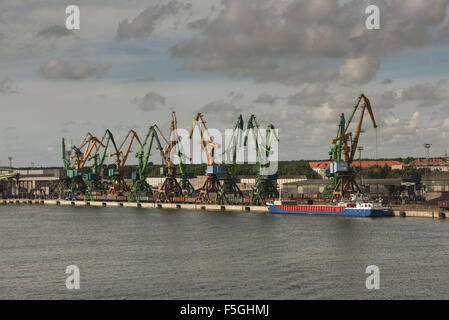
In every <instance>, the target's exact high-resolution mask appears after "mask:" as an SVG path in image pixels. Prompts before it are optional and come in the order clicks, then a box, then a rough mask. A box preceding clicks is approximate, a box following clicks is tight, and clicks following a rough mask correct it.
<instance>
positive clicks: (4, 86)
mask: <svg viewBox="0 0 449 320" xmlns="http://www.w3.org/2000/svg"><path fill="white" fill-rule="evenodd" d="M18 92H19V90H18V89H17V88H15V87H14V84H13V82H12V80H11V79H10V78H6V79H3V80H0V93H3V94H12V93H18Z"/></svg>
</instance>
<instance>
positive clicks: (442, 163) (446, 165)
mask: <svg viewBox="0 0 449 320" xmlns="http://www.w3.org/2000/svg"><path fill="white" fill-rule="evenodd" d="M409 166H410V167H412V168H417V169H420V168H430V170H431V171H443V172H447V171H449V161H447V160H445V159H416V160H414V161H412V162H410V163H409Z"/></svg>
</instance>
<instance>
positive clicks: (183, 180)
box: [170, 112, 195, 196]
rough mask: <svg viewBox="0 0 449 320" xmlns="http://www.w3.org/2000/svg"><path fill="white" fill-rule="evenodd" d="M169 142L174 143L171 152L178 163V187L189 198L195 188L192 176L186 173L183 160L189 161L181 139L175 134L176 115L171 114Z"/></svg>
mask: <svg viewBox="0 0 449 320" xmlns="http://www.w3.org/2000/svg"><path fill="white" fill-rule="evenodd" d="M170 140H171V141H174V146H173V152H174V154H176V156H177V161H178V170H179V175H180V181H179V185H180V186H181V190H182V194H183V195H187V196H191V195H193V194H194V193H195V188H194V187H193V185H192V183H191V182H190V180H189V178H192V176H193V175H192V174H189V173H188V172H187V168H186V164H185V162H184V161H185V160H186V159H187V160H189V161H190V160H191V159H189V158H188V157H186V155H185V152H184V149H183V147H182V143H181V137H179V136H178V132H177V121H176V113H175V112H173V113H172V130H171V134H170Z"/></svg>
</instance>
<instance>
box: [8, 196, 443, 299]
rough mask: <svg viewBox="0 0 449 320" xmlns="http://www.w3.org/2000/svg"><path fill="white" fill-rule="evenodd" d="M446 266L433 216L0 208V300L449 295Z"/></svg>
mask: <svg viewBox="0 0 449 320" xmlns="http://www.w3.org/2000/svg"><path fill="white" fill-rule="evenodd" d="M72 264H75V265H77V266H78V267H79V269H80V279H81V282H80V283H81V288H80V290H71V291H69V290H67V288H66V285H65V280H66V277H67V276H68V274H66V273H65V268H66V267H67V266H68V265H72ZM368 265H377V266H378V267H379V268H380V290H375V291H369V290H367V289H366V287H365V280H366V277H367V276H368V275H367V274H365V269H366V267H367V266H368ZM448 265H449V223H448V222H447V221H441V220H428V219H412V218H407V219H398V218H387V219H377V220H371V219H364V218H333V217H305V216H276V215H267V214H260V213H229V212H227V213H217V212H215V213H214V212H196V211H184V210H177V211H175V210H159V209H152V210H150V209H131V208H92V207H80V208H73V207H58V206H36V205H30V206H25V205H16V206H15V205H7V206H6V205H5V206H0V298H2V299H5V298H6V299H44V298H50V299H56V298H62V299H71V298H80V299H86V298H87V299H93V298H100V299H103V298H106V299H322V298H330V299H353V298H393V299H410V298H424V299H426V298H445V299H448V298H449V268H448Z"/></svg>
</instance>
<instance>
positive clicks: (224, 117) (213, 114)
mask: <svg viewBox="0 0 449 320" xmlns="http://www.w3.org/2000/svg"><path fill="white" fill-rule="evenodd" d="M242 109H245V111H248V110H249V109H250V108H249V107H248V108H240V107H237V106H236V105H235V104H234V103H232V102H229V101H226V100H224V99H220V100H216V101H212V102H210V103H208V104H206V105H205V106H203V107H202V108H200V109H199V110H198V112H201V113H204V114H205V115H207V117H209V118H213V119H215V120H219V121H220V124H221V125H222V126H230V125H231V124H232V123H233V121H235V120H237V116H238V114H239V113H240V112H242Z"/></svg>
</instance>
